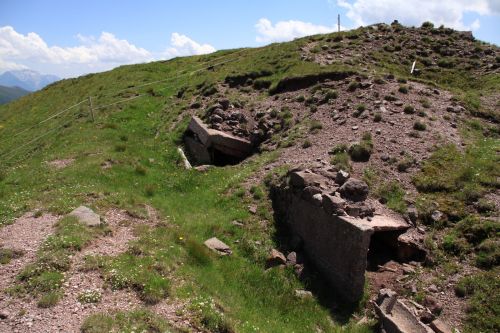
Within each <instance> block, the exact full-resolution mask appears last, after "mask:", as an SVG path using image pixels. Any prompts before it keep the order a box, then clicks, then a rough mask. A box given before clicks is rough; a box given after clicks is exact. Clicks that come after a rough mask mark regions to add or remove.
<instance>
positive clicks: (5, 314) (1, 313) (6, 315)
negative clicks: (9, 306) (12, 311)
mask: <svg viewBox="0 0 500 333" xmlns="http://www.w3.org/2000/svg"><path fill="white" fill-rule="evenodd" d="M7 318H9V313H8V312H6V311H0V320H3V319H7Z"/></svg>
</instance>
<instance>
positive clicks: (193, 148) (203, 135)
mask: <svg viewBox="0 0 500 333" xmlns="http://www.w3.org/2000/svg"><path fill="white" fill-rule="evenodd" d="M184 144H185V147H186V154H187V157H188V159H189V161H190V162H191V164H193V165H204V164H212V165H216V166H224V165H234V164H238V163H240V162H241V161H243V160H244V159H245V158H247V157H248V156H250V155H251V154H252V152H253V148H254V147H253V145H252V143H251V142H250V141H249V140H247V139H244V138H241V137H238V136H234V135H231V134H228V133H226V132H223V131H219V130H215V129H211V128H208V127H207V125H206V124H204V123H203V121H202V120H201V119H200V118H198V117H196V116H193V117H192V118H191V121H190V122H189V125H188V128H187V129H186V132H185V133H184Z"/></svg>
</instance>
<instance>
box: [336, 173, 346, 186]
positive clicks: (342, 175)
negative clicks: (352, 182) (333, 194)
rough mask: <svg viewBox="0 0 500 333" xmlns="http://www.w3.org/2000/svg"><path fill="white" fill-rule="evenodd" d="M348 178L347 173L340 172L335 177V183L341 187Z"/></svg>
mask: <svg viewBox="0 0 500 333" xmlns="http://www.w3.org/2000/svg"><path fill="white" fill-rule="evenodd" d="M349 177H350V175H349V173H348V172H346V171H344V170H340V171H339V172H337V175H336V176H335V182H336V183H337V184H339V185H343V184H344V183H345V182H346V181H347V180H348V179H349Z"/></svg>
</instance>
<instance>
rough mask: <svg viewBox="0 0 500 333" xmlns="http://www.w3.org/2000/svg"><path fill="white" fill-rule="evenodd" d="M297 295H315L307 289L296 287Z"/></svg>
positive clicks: (303, 296)
mask: <svg viewBox="0 0 500 333" xmlns="http://www.w3.org/2000/svg"><path fill="white" fill-rule="evenodd" d="M295 296H296V297H298V298H308V297H313V294H312V292H310V291H307V290H303V289H296V290H295Z"/></svg>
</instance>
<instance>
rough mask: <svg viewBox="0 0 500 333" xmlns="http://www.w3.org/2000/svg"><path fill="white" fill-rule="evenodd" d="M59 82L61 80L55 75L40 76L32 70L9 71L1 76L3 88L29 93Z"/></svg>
mask: <svg viewBox="0 0 500 333" xmlns="http://www.w3.org/2000/svg"><path fill="white" fill-rule="evenodd" d="M59 80H60V78H59V77H57V76H55V75H45V74H40V73H38V72H36V71H33V70H30V69H21V70H13V71H7V72H5V73H3V74H1V75H0V85H1V86H5V87H19V88H22V89H24V90H28V91H36V90H39V89H42V88H43V87H45V86H46V85H49V84H51V83H52V82H55V81H59Z"/></svg>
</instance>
